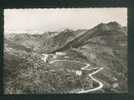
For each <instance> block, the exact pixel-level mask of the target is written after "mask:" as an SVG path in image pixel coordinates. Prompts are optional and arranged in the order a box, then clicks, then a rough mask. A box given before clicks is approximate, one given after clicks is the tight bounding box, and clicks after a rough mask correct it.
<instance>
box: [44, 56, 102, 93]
mask: <svg viewBox="0 0 134 100" xmlns="http://www.w3.org/2000/svg"><path fill="white" fill-rule="evenodd" d="M45 59H47V58H45ZM60 61H67V62H75V63H79V64H85V66H84V67H82V68H81V70H93V69H96V70H95V71H93V72H92V73H89V74H88V76H89V77H90V78H91V79H92V80H93V81H94V82H96V83H98V84H99V85H98V87H95V88H93V89H88V90H80V91H77V92H75V93H89V92H93V91H98V90H100V89H102V88H103V83H102V82H101V81H99V80H98V79H96V78H94V77H93V75H95V74H96V73H98V72H100V71H101V70H103V69H104V67H99V68H98V67H96V68H90V69H89V68H88V67H89V66H90V64H89V63H81V62H80V61H72V60H53V61H50V62H49V64H53V63H55V62H60Z"/></svg>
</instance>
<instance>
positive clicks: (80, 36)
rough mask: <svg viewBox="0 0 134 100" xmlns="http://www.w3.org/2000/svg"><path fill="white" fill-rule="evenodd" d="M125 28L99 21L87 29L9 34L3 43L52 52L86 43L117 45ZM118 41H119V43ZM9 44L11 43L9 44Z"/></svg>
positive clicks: (124, 35)
mask: <svg viewBox="0 0 134 100" xmlns="http://www.w3.org/2000/svg"><path fill="white" fill-rule="evenodd" d="M126 30H127V28H126V27H122V26H121V25H120V24H118V23H117V22H110V23H107V24H104V23H101V24H99V25H97V26H96V27H94V28H92V29H89V30H86V29H85V30H76V31H73V30H70V29H65V30H64V31H62V32H59V33H56V32H47V33H44V34H39V35H38V34H35V35H30V34H27V33H25V34H9V35H7V36H6V37H5V43H7V42H8V43H10V44H13V45H16V46H18V48H19V47H20V46H23V47H25V48H26V49H27V50H31V51H33V50H34V51H37V52H45V53H52V52H55V51H62V50H67V49H69V48H78V47H81V46H83V45H86V44H88V43H97V44H98V43H99V44H100V45H107V46H113V45H114V46H118V45H121V44H123V43H122V41H123V40H119V39H126V38H124V37H126V36H127V32H126ZM119 42H120V43H119ZM10 46H11V45H10Z"/></svg>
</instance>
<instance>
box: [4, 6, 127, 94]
mask: <svg viewBox="0 0 134 100" xmlns="http://www.w3.org/2000/svg"><path fill="white" fill-rule="evenodd" d="M127 36H128V35H127V8H125V7H122V8H119V7H117V8H114V7H113V8H110V7H109V8H107V7H105V8H33V9H31V8H29V9H26V8H25V9H4V68H3V69H4V71H3V81H4V94H85V93H86V94H91V93H94V94H96V93H100V94H102V93H128V79H127V77H128V64H127V63H128V62H127V55H128V54H127V48H128V45H127V44H128V43H127Z"/></svg>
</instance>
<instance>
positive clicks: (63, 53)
mask: <svg viewBox="0 0 134 100" xmlns="http://www.w3.org/2000/svg"><path fill="white" fill-rule="evenodd" d="M55 54H56V55H59V56H63V55H66V53H65V52H56V53H55Z"/></svg>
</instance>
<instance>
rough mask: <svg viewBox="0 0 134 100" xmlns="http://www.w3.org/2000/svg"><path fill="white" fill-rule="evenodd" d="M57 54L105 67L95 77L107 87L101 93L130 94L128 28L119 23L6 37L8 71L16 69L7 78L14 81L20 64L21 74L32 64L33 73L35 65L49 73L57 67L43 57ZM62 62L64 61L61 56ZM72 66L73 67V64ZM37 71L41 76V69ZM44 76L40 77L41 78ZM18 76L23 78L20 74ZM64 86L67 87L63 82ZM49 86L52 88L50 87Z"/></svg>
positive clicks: (94, 65) (93, 65) (5, 52)
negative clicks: (14, 75)
mask: <svg viewBox="0 0 134 100" xmlns="http://www.w3.org/2000/svg"><path fill="white" fill-rule="evenodd" d="M56 52H65V53H66V55H67V56H68V57H69V58H70V59H71V60H78V61H81V62H88V63H90V65H91V66H92V67H104V70H102V71H101V72H99V73H98V74H97V75H95V77H96V78H98V79H99V80H100V81H102V82H103V84H104V88H103V89H102V90H101V91H103V92H117V93H120V92H127V76H128V73H127V71H128V69H127V27H124V26H121V25H120V24H118V23H117V22H109V23H100V24H98V25H97V26H95V27H94V28H92V29H79V30H75V31H74V30H71V29H65V30H63V31H61V32H46V33H43V34H34V35H30V34H27V33H25V34H8V35H5V51H4V54H5V57H4V59H5V63H6V70H7V69H8V68H7V67H9V66H14V67H12V68H11V70H10V69H8V70H7V73H9V75H6V77H8V78H9V79H10V81H11V79H12V77H10V73H12V70H14V68H15V70H16V69H17V68H16V67H17V66H16V65H17V64H18V66H21V67H22V69H19V70H18V71H21V70H22V72H19V73H21V74H22V73H23V72H26V73H27V70H26V69H27V67H28V66H27V64H24V62H28V65H29V66H30V67H29V68H31V70H32V71H34V70H35V69H36V68H34V67H33V66H36V65H37V66H40V67H39V69H42V73H44V72H45V71H46V69H45V71H44V68H47V70H48V69H50V68H54V67H53V66H52V67H50V65H47V64H45V63H43V62H41V61H40V56H41V54H42V53H50V54H51V53H52V54H55V53H56ZM31 56H32V57H31ZM17 59H18V61H17ZM22 59H23V60H22ZM60 59H63V58H62V57H61V58H60ZM12 61H15V62H16V63H15V65H13V63H11V62H12ZM21 61H23V62H21ZM63 65H64V64H63ZM67 65H69V64H65V65H64V66H66V67H67ZM46 66H49V67H46ZM70 66H71V68H73V65H70ZM57 67H59V65H58V66H57ZM23 68H26V69H23ZM29 72H30V71H29ZM36 72H37V73H38V74H39V72H38V70H36ZM63 72H64V71H63ZM63 72H61V73H63ZM16 73H18V72H16ZM37 73H33V74H37ZM63 74H65V73H63ZM63 74H62V75H63ZM41 75H42V74H41ZM41 75H40V74H39V76H41ZM11 76H12V74H11ZM35 76H36V75H35ZM37 76H38V75H37ZM63 76H64V75H63ZM17 77H21V76H20V74H18V76H17ZM27 77H31V76H27ZM59 77H60V76H59ZM32 78H34V77H32ZM64 79H65V77H64ZM24 80H25V79H24ZM35 80H36V79H35ZM41 80H43V79H42V78H41V79H40V82H42V84H44V83H43V81H41ZM59 80H61V79H59ZM37 81H38V80H37ZM64 81H65V80H64ZM27 82H29V81H27ZM30 82H31V83H30ZM30 82H29V83H28V84H32V82H33V79H31V81H30ZM58 82H60V81H58ZM9 83H10V82H9ZM19 84H21V83H19ZM33 84H34V83H33ZM46 84H47V83H46ZM46 84H45V85H46ZM57 84H58V83H57ZM60 84H62V85H63V83H60ZM47 85H48V84H47ZM49 87H51V86H50V85H49ZM63 87H64V86H63ZM51 88H52V87H51ZM55 88H56V87H55Z"/></svg>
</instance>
